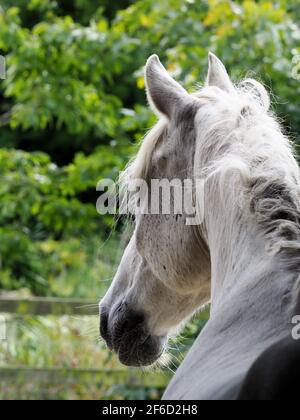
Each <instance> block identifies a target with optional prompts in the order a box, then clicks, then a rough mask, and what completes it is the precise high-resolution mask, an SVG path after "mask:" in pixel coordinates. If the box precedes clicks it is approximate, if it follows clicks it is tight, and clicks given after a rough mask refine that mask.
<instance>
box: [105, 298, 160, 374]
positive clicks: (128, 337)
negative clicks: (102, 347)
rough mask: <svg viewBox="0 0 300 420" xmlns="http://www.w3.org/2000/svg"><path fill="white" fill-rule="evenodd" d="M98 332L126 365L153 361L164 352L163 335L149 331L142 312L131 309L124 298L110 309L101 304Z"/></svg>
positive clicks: (139, 364) (141, 364)
mask: <svg viewBox="0 0 300 420" xmlns="http://www.w3.org/2000/svg"><path fill="white" fill-rule="evenodd" d="M100 334H101V336H102V338H103V339H104V340H105V342H106V344H107V346H108V347H109V349H110V350H113V351H114V352H115V353H116V354H117V355H118V357H119V360H120V362H121V363H123V364H124V365H126V366H136V367H138V366H147V365H151V364H153V363H154V362H155V361H156V360H157V359H159V357H160V356H161V354H162V353H163V350H164V344H165V341H166V340H165V337H158V336H153V335H151V334H150V333H149V331H148V328H147V326H146V321H145V315H144V314H143V313H141V312H136V311H133V310H132V309H130V308H129V306H128V305H127V303H126V302H121V303H120V304H118V305H117V307H113V308H112V310H111V311H109V310H108V309H107V308H105V307H100Z"/></svg>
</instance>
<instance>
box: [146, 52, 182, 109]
mask: <svg viewBox="0 0 300 420" xmlns="http://www.w3.org/2000/svg"><path fill="white" fill-rule="evenodd" d="M145 82H146V92H147V97H148V101H149V104H150V106H151V108H152V109H153V111H154V112H155V113H156V114H157V113H158V114H164V115H165V116H167V117H171V116H172V114H173V112H174V110H175V109H177V108H178V107H179V106H180V105H181V103H184V102H185V101H187V100H188V99H189V95H188V93H187V91H186V90H185V89H184V88H183V87H182V86H181V85H180V84H179V83H177V82H176V81H175V80H174V79H172V77H171V76H170V75H169V73H168V72H167V70H166V69H165V68H164V66H163V65H162V64H161V62H160V61H159V58H158V56H157V55H155V54H154V55H152V56H151V57H149V58H148V61H147V63H146V67H145Z"/></svg>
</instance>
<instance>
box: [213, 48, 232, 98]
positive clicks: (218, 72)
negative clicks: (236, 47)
mask: <svg viewBox="0 0 300 420" xmlns="http://www.w3.org/2000/svg"><path fill="white" fill-rule="evenodd" d="M208 63H209V66H208V75H207V84H208V86H217V87H218V88H220V89H222V90H225V91H226V92H233V91H234V86H233V84H232V82H231V80H230V78H229V76H228V73H227V70H226V68H225V66H224V64H223V63H222V61H221V60H219V59H218V57H217V56H215V55H214V54H213V53H211V52H210V53H209V55H208Z"/></svg>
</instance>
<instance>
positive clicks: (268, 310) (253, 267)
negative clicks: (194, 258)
mask: <svg viewBox="0 0 300 420" xmlns="http://www.w3.org/2000/svg"><path fill="white" fill-rule="evenodd" d="M228 199H229V197H228ZM220 201H221V200H220V198H217V199H216V201H215V202H214V198H213V197H208V199H207V203H208V207H207V208H206V214H207V215H208V217H207V218H206V220H205V222H206V223H205V224H206V232H207V233H206V236H207V241H208V245H209V249H210V256H211V271H212V275H211V288H212V292H211V301H212V316H214V314H218V313H219V314H221V316H220V318H222V317H223V320H224V323H226V322H229V324H230V323H231V322H232V319H235V320H236V322H239V323H240V322H241V319H242V318H241V317H235V314H241V313H243V312H244V313H246V312H248V311H250V312H248V318H247V316H245V318H244V319H245V322H249V319H250V318H251V316H254V317H258V318H260V328H261V330H263V329H264V325H265V326H266V328H268V330H270V329H272V328H271V327H270V322H271V323H272V322H273V327H274V331H276V330H278V323H282V325H283V324H284V326H285V327H284V328H286V324H287V323H290V322H291V318H292V305H293V292H294V286H295V282H296V280H297V278H298V273H293V272H291V271H289V270H287V269H285V268H284V267H283V266H282V263H281V262H280V258H279V256H278V255H274V254H271V253H270V252H269V251H268V242H267V239H266V237H265V235H264V233H263V232H261V231H260V230H259V227H258V226H257V225H256V223H255V220H252V218H251V217H248V216H246V214H247V211H245V214H243V212H241V210H240V209H239V208H238V206H233V207H232V208H231V204H232V203H230V202H227V204H228V205H227V208H220V206H218V203H220ZM245 305H246V306H247V308H245ZM224 311H226V316H224ZM284 313H285V314H286V316H283V314H284ZM266 314H269V317H266ZM232 317H233V318H232ZM226 320H227V321H226ZM246 320H247V321H246ZM258 333H260V331H258Z"/></svg>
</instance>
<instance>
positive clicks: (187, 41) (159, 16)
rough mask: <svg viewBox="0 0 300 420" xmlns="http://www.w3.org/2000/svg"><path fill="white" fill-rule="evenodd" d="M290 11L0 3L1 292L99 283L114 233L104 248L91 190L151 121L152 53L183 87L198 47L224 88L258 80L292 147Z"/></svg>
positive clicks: (207, 0) (108, 268) (198, 78)
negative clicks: (3, 71) (222, 70)
mask: <svg viewBox="0 0 300 420" xmlns="http://www.w3.org/2000/svg"><path fill="white" fill-rule="evenodd" d="M299 13H300V12H299V2H298V1H297V0H289V1H288V0H276V1H268V0H261V1H253V0H243V1H229V0H203V1H197V0H164V1H161V2H157V1H154V0H138V1H130V0H123V1H122V0H119V1H118V2H113V1H109V0H73V1H71V0H1V4H0V54H1V55H3V56H5V57H6V60H7V75H6V79H5V80H1V82H0V176H1V184H0V200H1V206H0V237H1V241H0V288H2V289H14V290H15V289H24V288H26V290H27V293H31V294H37V295H51V296H53V295H57V296H63V297H70V296H76V297H90V298H93V299H97V297H98V296H100V294H101V293H103V291H104V288H106V287H107V283H104V286H103V283H102V284H100V280H101V279H107V278H108V279H110V278H111V276H112V274H113V271H114V265H115V263H116V261H117V259H118V253H116V248H119V241H120V234H115V235H114V237H113V239H112V241H111V242H110V243H109V244H108V245H107V246H105V247H103V241H105V239H106V238H107V235H108V234H109V233H110V231H111V229H112V226H113V224H114V221H113V219H112V218H111V217H99V216H98V215H97V213H96V209H95V203H96V199H97V193H96V191H95V187H96V184H97V182H98V180H100V179H101V178H107V177H110V178H116V177H117V175H118V172H119V171H120V170H122V168H123V167H124V165H125V164H126V162H127V161H128V159H129V158H130V157H131V156H132V155H133V153H134V151H135V149H136V144H137V141H138V140H139V139H140V138H141V137H142V136H143V134H144V133H145V132H146V131H147V130H148V129H149V128H150V127H151V125H152V124H153V123H154V121H155V118H154V116H153V115H152V113H151V112H150V111H149V109H148V107H147V106H146V99H145V94H144V79H143V66H144V64H145V61H146V59H147V58H148V56H149V55H150V54H152V53H157V54H158V55H159V56H160V58H161V60H162V62H163V63H164V64H165V65H166V67H167V69H168V70H169V72H170V73H171V74H172V75H173V76H174V77H176V78H177V79H178V80H179V81H180V82H181V83H182V84H183V85H184V86H185V87H186V88H187V89H189V90H194V89H196V88H197V86H198V85H199V84H201V83H203V82H204V78H205V74H206V71H207V53H208V51H209V50H211V51H213V52H215V53H216V54H217V55H219V56H220V58H222V60H223V61H224V63H226V65H227V67H228V70H229V72H230V74H231V76H232V78H233V79H234V80H235V81H239V80H240V79H241V78H243V77H245V76H253V77H256V78H258V79H260V80H261V81H262V82H263V83H265V85H266V86H267V87H268V88H269V89H270V90H271V92H272V98H273V102H274V109H275V110H276V112H277V113H278V114H279V116H280V118H281V120H282V122H283V124H284V126H285V128H286V130H287V132H289V133H291V134H292V136H293V138H295V142H296V143H297V141H298V139H299V134H300V113H299V109H300V80H296V78H295V77H292V76H293V67H294V66H295V62H296V61H297V57H298V56H299V54H300V27H299V18H300V14H299ZM295 60H296V61H295ZM299 62H300V60H299ZM293 63H294V64H293Z"/></svg>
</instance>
